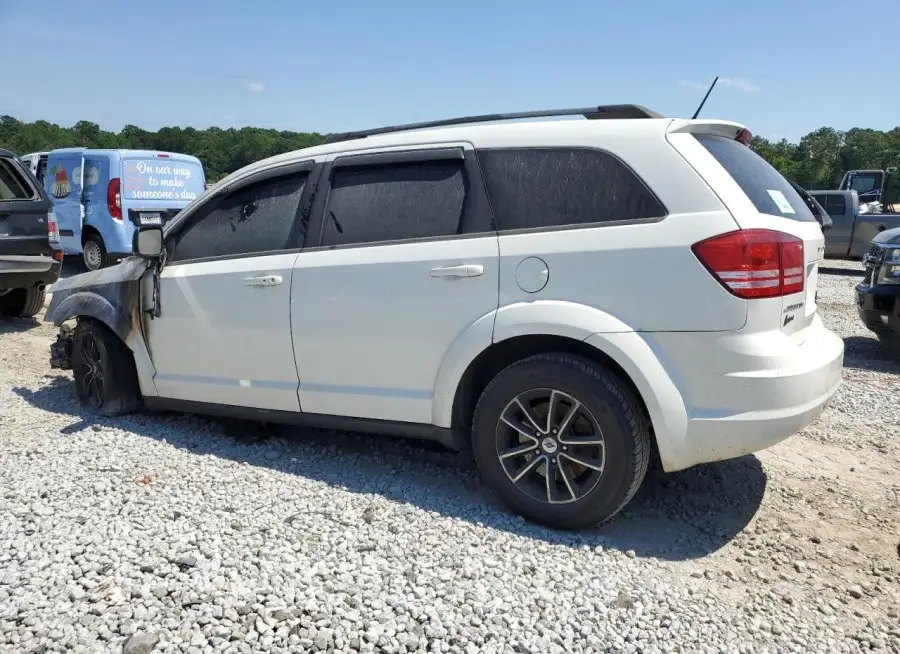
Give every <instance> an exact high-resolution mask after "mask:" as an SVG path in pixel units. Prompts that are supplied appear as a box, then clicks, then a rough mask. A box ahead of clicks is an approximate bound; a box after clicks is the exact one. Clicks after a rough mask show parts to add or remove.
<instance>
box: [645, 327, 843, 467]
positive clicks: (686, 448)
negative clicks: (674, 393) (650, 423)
mask: <svg viewBox="0 0 900 654" xmlns="http://www.w3.org/2000/svg"><path fill="white" fill-rule="evenodd" d="M646 336H647V337H648V339H649V340H650V341H651V342H652V347H653V348H654V350H656V351H657V353H658V354H659V355H660V356H661V358H662V363H663V366H664V367H665V368H666V370H667V371H669V372H670V374H671V376H672V380H673V381H674V382H675V384H676V386H677V387H678V388H679V390H680V392H681V395H682V399H683V400H684V406H685V409H686V411H687V426H686V429H685V432H684V433H683V434H661V433H657V442H658V444H659V449H660V455H661V458H662V460H663V467H664V468H665V469H666V470H669V471H672V470H680V469H683V468H687V467H690V466H693V465H696V464H699V463H710V462H713V461H722V460H725V459H732V458H736V457H740V456H744V455H746V454H751V453H753V452H758V451H760V450H763V449H765V448H767V447H771V446H772V445H775V444H776V443H778V442H780V441H783V440H784V439H786V438H788V437H789V436H791V435H793V434H795V433H796V432H798V431H800V430H801V429H803V428H804V427H806V426H807V425H809V424H810V423H811V422H813V421H814V420H815V419H816V418H817V417H818V416H819V414H821V413H822V410H823V409H824V408H825V406H826V404H827V403H828V401H829V400H830V399H831V397H832V396H833V395H834V393H835V392H836V391H837V390H838V388H839V387H840V383H841V368H842V366H843V360H844V342H843V340H842V339H841V338H839V337H838V336H837V335H836V334H834V333H833V332H831V331H830V330H828V329H827V328H826V327H825V326H824V325H823V324H822V322H821V319H820V318H819V317H818V316H816V318H815V320H814V322H813V324H812V325H810V327H808V328H807V330H805V333H804V338H805V340H804V341H803V342H802V343H797V342H796V341H795V340H792V338H791V337H790V336H786V335H784V334H782V333H781V332H767V333H758V334H743V335H742V334H740V333H706V334H696V333H693V334H686V333H681V334H677V333H666V334H647V335H646Z"/></svg>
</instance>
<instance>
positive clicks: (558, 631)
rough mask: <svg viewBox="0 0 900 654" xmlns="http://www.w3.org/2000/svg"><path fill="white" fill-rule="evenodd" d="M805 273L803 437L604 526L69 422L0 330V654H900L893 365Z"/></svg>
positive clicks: (218, 432)
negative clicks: (810, 416) (839, 372)
mask: <svg viewBox="0 0 900 654" xmlns="http://www.w3.org/2000/svg"><path fill="white" fill-rule="evenodd" d="M860 275H861V270H860V266H859V265H858V264H855V263H847V262H828V266H827V268H826V270H824V271H823V274H822V275H821V277H820V293H819V304H820V311H821V312H822V314H823V316H824V319H825V320H826V321H827V323H828V325H829V326H830V327H831V328H832V329H834V330H836V331H837V332H838V333H839V334H841V335H842V336H843V337H844V338H845V340H846V343H847V356H846V368H845V371H844V384H843V387H842V389H841V390H840V391H839V393H838V395H837V396H836V398H835V400H834V402H833V404H832V405H831V406H830V407H829V408H828V409H827V410H826V412H825V413H824V414H823V416H822V417H821V419H820V420H819V421H817V422H816V423H815V424H814V425H813V426H811V427H810V428H808V429H806V430H805V431H804V432H803V433H801V434H800V435H798V436H796V437H794V438H792V439H789V440H788V441H786V442H784V443H782V444H780V445H779V446H777V447H774V448H772V449H770V450H768V451H766V452H763V453H760V454H759V455H758V456H749V457H745V458H742V459H739V460H736V461H730V462H725V463H720V464H714V465H707V466H699V467H697V468H695V469H692V470H688V471H684V472H681V473H677V474H672V475H665V474H662V473H661V472H651V473H650V475H649V476H648V478H647V481H646V482H645V484H644V486H643V488H642V490H641V491H640V493H639V494H638V496H637V497H636V498H635V500H634V501H633V502H632V503H631V504H630V505H629V507H628V508H627V509H626V510H625V511H624V512H623V514H621V516H620V517H618V518H617V519H616V520H614V521H613V522H612V523H611V524H609V525H606V526H605V527H603V528H600V529H595V530H590V531H585V532H581V533H577V534H561V533H556V532H552V531H549V530H545V529H542V528H538V527H535V526H531V525H529V524H526V523H523V522H522V521H521V520H519V519H517V518H515V517H513V516H510V515H508V514H507V513H505V512H504V511H502V510H501V509H499V508H498V507H497V505H496V503H494V502H493V501H492V500H491V499H490V498H489V497H488V495H487V494H486V493H485V492H484V491H483V490H482V489H481V488H480V487H479V484H478V481H477V478H476V476H475V475H474V473H473V471H472V470H471V468H470V467H469V466H468V464H467V463H466V462H465V461H464V460H462V459H460V458H458V457H456V456H454V455H451V454H448V453H446V452H444V451H442V450H439V449H436V448H431V447H427V446H425V445H419V444H415V443H408V442H403V441H395V440H392V439H384V438H377V437H369V436H361V435H354V434H341V433H330V432H302V433H299V434H298V433H296V432H295V433H294V434H293V435H292V436H291V438H286V437H285V435H284V434H283V433H281V432H277V431H276V432H268V433H260V432H258V431H256V430H255V429H254V428H253V427H252V426H246V425H221V424H218V423H214V422H209V421H205V420H201V419H196V418H187V417H148V416H138V417H132V418H128V419H119V420H100V419H95V418H91V417H89V416H86V415H84V414H82V412H81V410H80V407H79V405H78V403H77V402H76V400H75V398H74V389H73V386H72V382H71V375H69V374H65V373H58V372H56V371H51V370H50V369H49V367H48V365H47V358H48V350H47V346H48V345H49V343H50V342H51V341H52V340H53V337H54V330H53V329H52V328H50V327H48V326H46V325H43V324H40V325H35V324H33V323H26V322H15V321H13V322H7V323H4V324H2V325H0V423H2V424H0V473H2V474H0V494H2V498H3V499H2V502H0V651H10V652H12V651H15V652H51V651H59V652H62V651H72V652H110V651H124V652H129V653H138V652H150V651H159V652H213V651H215V652H278V651H296V652H301V651H302V652H307V651H327V652H331V651H335V652H353V651H360V652H376V651H377V652H419V651H421V652H426V651H427V652H465V653H466V654H472V653H474V652H566V653H579V652H782V651H784V652H789V651H793V652H828V653H831V652H858V651H870V650H877V651H885V652H900V549H898V548H900V544H898V539H900V475H898V474H897V470H898V461H900V426H898V425H900V404H898V401H897V400H898V390H900V364H898V363H892V362H890V361H886V360H882V358H881V356H880V353H879V350H878V348H877V343H876V342H875V341H874V340H873V339H872V338H870V336H869V334H868V332H866V331H865V330H864V329H863V327H862V325H861V324H860V322H859V320H858V319H857V317H856V314H855V311H854V308H853V304H852V302H853V298H852V287H853V285H854V284H855V283H856V281H857V280H858V278H859V276H860Z"/></svg>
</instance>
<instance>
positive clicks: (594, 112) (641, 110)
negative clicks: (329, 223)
mask: <svg viewBox="0 0 900 654" xmlns="http://www.w3.org/2000/svg"><path fill="white" fill-rule="evenodd" d="M556 116H584V117H585V118H587V119H588V120H600V119H607V120H610V119H623V118H662V117H663V116H662V115H661V114H658V113H656V112H655V111H651V110H650V109H647V108H646V107H643V106H641V105H639V104H608V105H600V106H598V107H582V108H580V109H544V110H540V111H520V112H516V113H509V114H482V115H480V116H463V117H461V118H445V119H443V120H432V121H428V122H424V123H409V124H408V125H394V126H391V127H376V128H375V129H365V130H361V131H358V132H341V133H338V134H329V135H328V137H327V138H326V139H325V142H326V143H338V142H340V141H350V140H352V139H363V138H366V137H367V136H377V135H379V134H393V133H394V132H407V131H410V130H414V129H426V128H429V127H448V126H451V125H470V124H472V123H492V122H496V121H498V120H518V119H522V118H552V117H556Z"/></svg>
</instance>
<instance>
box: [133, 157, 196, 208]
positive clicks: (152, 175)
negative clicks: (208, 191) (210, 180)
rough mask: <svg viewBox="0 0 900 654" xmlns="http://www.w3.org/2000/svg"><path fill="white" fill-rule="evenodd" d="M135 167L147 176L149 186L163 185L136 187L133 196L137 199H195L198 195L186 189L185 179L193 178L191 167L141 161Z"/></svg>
mask: <svg viewBox="0 0 900 654" xmlns="http://www.w3.org/2000/svg"><path fill="white" fill-rule="evenodd" d="M135 169H136V170H137V172H138V173H139V174H141V175H146V176H147V177H146V181H147V186H151V187H162V188H160V189H154V190H137V189H134V190H132V191H131V197H132V198H134V199H136V200H193V199H194V198H195V197H197V194H196V193H193V192H191V191H187V190H184V182H185V180H188V179H190V178H191V169H190V168H182V167H179V166H171V165H169V164H152V163H147V162H145V161H139V162H137V164H136V165H135ZM166 189H171V190H166ZM179 189H181V190H179Z"/></svg>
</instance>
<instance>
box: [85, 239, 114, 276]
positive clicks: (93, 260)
mask: <svg viewBox="0 0 900 654" xmlns="http://www.w3.org/2000/svg"><path fill="white" fill-rule="evenodd" d="M81 263H82V264H83V265H84V267H85V268H87V269H88V270H100V269H101V268H106V267H107V266H109V255H108V254H107V253H106V246H105V245H104V244H103V237H102V236H100V234H88V236H87V238H86V239H85V240H84V244H83V245H82V246H81Z"/></svg>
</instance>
